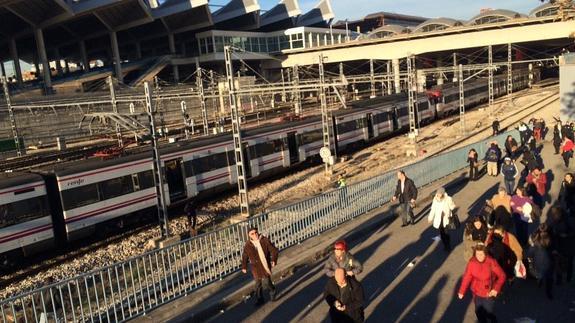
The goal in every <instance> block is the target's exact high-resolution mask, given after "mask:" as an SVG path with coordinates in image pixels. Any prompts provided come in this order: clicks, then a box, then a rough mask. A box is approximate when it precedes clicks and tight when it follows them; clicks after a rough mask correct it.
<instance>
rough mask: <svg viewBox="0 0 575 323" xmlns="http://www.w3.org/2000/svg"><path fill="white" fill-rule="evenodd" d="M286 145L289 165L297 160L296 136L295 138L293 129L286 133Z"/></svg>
mask: <svg viewBox="0 0 575 323" xmlns="http://www.w3.org/2000/svg"><path fill="white" fill-rule="evenodd" d="M287 146H288V149H289V163H290V165H293V164H295V163H297V162H299V151H298V145H297V138H296V133H295V131H294V132H289V133H288V134H287Z"/></svg>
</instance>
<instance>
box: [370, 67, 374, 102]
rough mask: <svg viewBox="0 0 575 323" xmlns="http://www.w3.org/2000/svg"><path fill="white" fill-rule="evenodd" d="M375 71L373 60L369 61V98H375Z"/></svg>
mask: <svg viewBox="0 0 575 323" xmlns="http://www.w3.org/2000/svg"><path fill="white" fill-rule="evenodd" d="M374 74H375V71H374V68H373V59H370V60H369V88H370V90H371V93H370V95H369V98H370V99H372V98H375V76H374Z"/></svg>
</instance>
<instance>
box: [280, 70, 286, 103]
mask: <svg viewBox="0 0 575 323" xmlns="http://www.w3.org/2000/svg"><path fill="white" fill-rule="evenodd" d="M281 75H282V102H286V100H287V95H286V90H285V89H284V88H283V87H285V86H286V81H285V77H284V69H283V68H282V69H281Z"/></svg>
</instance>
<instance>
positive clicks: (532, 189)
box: [526, 167, 547, 209]
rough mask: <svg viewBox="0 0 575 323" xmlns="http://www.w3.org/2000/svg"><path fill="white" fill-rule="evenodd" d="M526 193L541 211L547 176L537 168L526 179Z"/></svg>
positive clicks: (545, 193)
mask: <svg viewBox="0 0 575 323" xmlns="http://www.w3.org/2000/svg"><path fill="white" fill-rule="evenodd" d="M526 185H527V187H528V188H529V189H528V190H527V191H528V192H529V195H530V196H531V197H533V202H534V203H535V204H536V205H537V206H539V208H540V209H543V206H544V204H545V198H546V197H547V174H545V173H543V172H541V169H540V168H539V167H535V169H533V171H532V172H531V173H529V175H527V178H526Z"/></svg>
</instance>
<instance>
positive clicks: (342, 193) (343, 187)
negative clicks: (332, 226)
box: [336, 174, 347, 207]
mask: <svg viewBox="0 0 575 323" xmlns="http://www.w3.org/2000/svg"><path fill="white" fill-rule="evenodd" d="M336 184H337V189H338V190H339V203H340V205H341V206H342V207H344V206H346V205H347V181H346V179H345V177H344V176H343V174H339V176H338V178H337V183H336Z"/></svg>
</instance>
